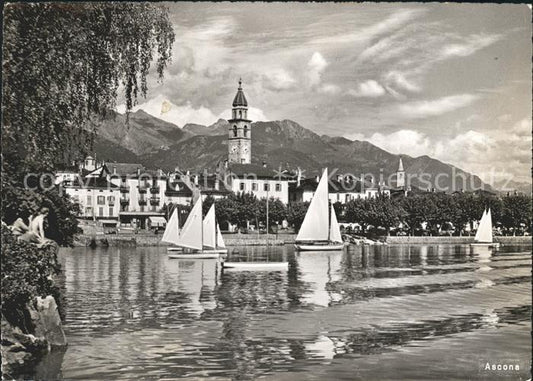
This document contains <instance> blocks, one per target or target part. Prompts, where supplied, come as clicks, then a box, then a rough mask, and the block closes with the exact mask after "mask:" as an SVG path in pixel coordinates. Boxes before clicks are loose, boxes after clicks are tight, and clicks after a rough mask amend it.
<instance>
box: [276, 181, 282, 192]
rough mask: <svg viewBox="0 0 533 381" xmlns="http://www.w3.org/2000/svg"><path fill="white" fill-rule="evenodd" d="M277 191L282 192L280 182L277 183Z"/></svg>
mask: <svg viewBox="0 0 533 381" xmlns="http://www.w3.org/2000/svg"><path fill="white" fill-rule="evenodd" d="M276 192H281V184H280V183H277V184H276Z"/></svg>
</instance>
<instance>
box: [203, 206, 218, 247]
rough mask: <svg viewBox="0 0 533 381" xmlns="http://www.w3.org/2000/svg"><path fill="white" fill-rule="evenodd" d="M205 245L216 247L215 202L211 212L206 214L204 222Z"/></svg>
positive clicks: (210, 209)
mask: <svg viewBox="0 0 533 381" xmlns="http://www.w3.org/2000/svg"><path fill="white" fill-rule="evenodd" d="M203 229H204V246H207V247H208V248H211V249H215V248H216V234H217V233H216V217H215V204H213V205H211V208H209V212H207V214H206V215H205V218H204V223H203Z"/></svg>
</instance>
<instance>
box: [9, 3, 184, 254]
mask: <svg viewBox="0 0 533 381" xmlns="http://www.w3.org/2000/svg"><path fill="white" fill-rule="evenodd" d="M3 32H4V34H3V36H4V44H3V59H4V60H3V81H2V87H3V108H2V111H3V113H2V114H3V119H2V155H3V160H2V204H3V208H2V219H3V220H5V221H6V222H7V223H10V222H12V221H13V220H14V219H15V218H17V217H18V216H23V217H25V218H27V216H29V215H30V214H31V212H35V211H36V210H38V209H39V208H41V207H43V206H46V207H49V208H50V215H49V217H48V227H47V234H48V236H49V237H50V238H53V239H54V240H56V241H57V242H58V243H60V244H69V243H71V241H72V236H73V234H74V233H76V231H77V227H76V220H75V218H74V215H75V212H76V211H75V207H74V206H72V205H71V204H70V203H69V202H68V199H67V198H66V196H61V195H60V194H59V193H58V192H57V190H56V189H53V187H51V186H49V185H50V184H49V183H50V181H51V180H50V178H48V179H47V181H48V184H46V181H45V183H44V184H40V185H39V184H33V185H38V186H36V187H35V188H34V189H33V190H30V189H28V188H27V187H26V186H25V183H24V177H25V176H26V175H27V174H29V173H35V174H36V177H37V176H40V178H41V179H42V176H41V175H42V174H43V173H45V172H46V171H51V170H54V169H55V168H57V166H58V165H60V164H71V163H72V161H73V160H75V159H80V158H81V157H83V155H85V153H86V152H87V151H88V150H89V149H90V148H91V144H92V140H93V137H94V133H95V129H96V126H97V124H98V122H99V120H101V118H103V117H105V115H106V113H107V110H109V109H113V108H114V107H115V102H116V98H117V96H118V91H119V89H120V88H123V89H124V97H125V102H126V108H127V110H130V109H131V107H132V106H133V104H134V103H135V102H136V100H137V97H138V96H139V95H142V96H145V95H146V92H147V75H148V73H149V69H150V64H151V62H152V61H153V60H154V58H155V57H154V54H155V53H157V61H156V71H157V74H158V76H159V78H160V79H161V78H162V76H163V69H164V68H165V66H166V65H167V63H168V61H169V60H170V55H171V48H172V44H173V41H174V33H173V31H172V26H171V23H170V21H169V19H168V15H167V11H166V9H165V8H162V7H160V6H158V5H154V4H150V3H119V2H116V3H76V4H66V3H11V4H8V5H7V6H6V7H5V8H4V30H3ZM47 189H49V190H47Z"/></svg>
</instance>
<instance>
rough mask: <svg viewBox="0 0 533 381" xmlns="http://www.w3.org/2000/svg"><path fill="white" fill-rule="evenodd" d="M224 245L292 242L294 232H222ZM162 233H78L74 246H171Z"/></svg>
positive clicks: (260, 244) (261, 244)
mask: <svg viewBox="0 0 533 381" xmlns="http://www.w3.org/2000/svg"><path fill="white" fill-rule="evenodd" d="M222 236H223V238H224V242H225V243H226V246H266V245H267V244H268V245H284V244H286V243H293V242H294V239H295V237H296V235H295V234H288V233H280V234H268V236H267V235H266V234H222ZM162 237H163V235H162V234H158V235H155V234H150V235H148V234H127V235H126V234H118V235H115V234H105V235H104V234H98V235H84V234H82V235H78V236H77V237H76V239H75V243H74V246H78V247H80V246H81V247H87V246H91V243H92V242H94V244H93V245H96V246H118V247H137V246H139V247H143V246H165V247H166V246H171V245H170V244H168V243H166V242H161V238H162Z"/></svg>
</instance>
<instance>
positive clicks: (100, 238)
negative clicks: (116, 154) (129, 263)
mask: <svg viewBox="0 0 533 381" xmlns="http://www.w3.org/2000/svg"><path fill="white" fill-rule="evenodd" d="M222 236H223V237H224V242H225V243H226V246H266V245H267V244H268V245H284V244H291V243H294V240H295V238H296V234H290V233H280V234H269V235H268V237H267V235H266V234H223V235H222ZM161 237H162V234H160V235H148V234H131V235H130V234H128V235H122V234H119V235H113V234H108V235H96V236H94V235H93V236H89V235H80V236H78V237H77V238H76V244H75V246H82V247H85V246H90V244H91V241H93V240H94V242H95V244H96V246H119V247H137V246H139V247H143V246H165V247H166V246H170V245H169V244H167V243H165V242H161ZM380 238H381V239H380V240H381V241H385V242H387V243H388V244H390V245H432V244H442V245H444V244H452V245H465V244H469V243H472V242H474V237H468V236H466V237H455V236H453V237H450V236H434V237H432V236H424V237H418V236H413V237H411V236H389V237H385V236H384V237H380ZM494 241H495V242H499V243H501V244H504V245H528V244H531V243H532V241H531V237H528V236H519V237H510V236H496V237H494Z"/></svg>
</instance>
